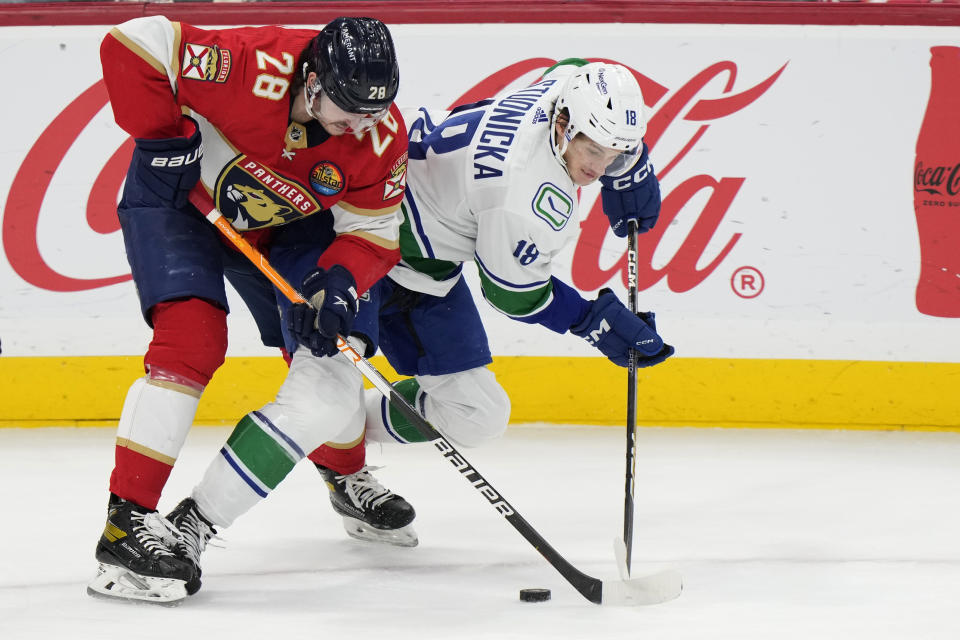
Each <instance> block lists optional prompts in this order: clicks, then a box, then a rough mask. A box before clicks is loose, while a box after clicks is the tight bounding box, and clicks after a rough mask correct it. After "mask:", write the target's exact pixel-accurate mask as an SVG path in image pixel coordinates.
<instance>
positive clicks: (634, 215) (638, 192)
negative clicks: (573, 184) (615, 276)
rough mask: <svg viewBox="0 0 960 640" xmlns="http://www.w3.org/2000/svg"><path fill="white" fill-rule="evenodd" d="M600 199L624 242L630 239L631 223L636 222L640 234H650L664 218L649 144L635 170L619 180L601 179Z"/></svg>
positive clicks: (614, 231) (611, 222)
mask: <svg viewBox="0 0 960 640" xmlns="http://www.w3.org/2000/svg"><path fill="white" fill-rule="evenodd" d="M600 184H601V187H600V199H601V201H602V202H603V213H604V214H606V216H607V218H608V219H609V220H610V228H611V229H613V233H614V234H615V235H617V236H618V237H620V238H625V237H626V236H627V221H628V220H636V221H637V230H638V231H639V232H640V233H643V232H644V231H649V230H650V229H652V228H653V225H655V224H656V223H657V218H658V217H659V216H660V182H659V181H658V180H657V176H656V175H654V173H653V165H652V164H651V163H650V156H649V154H648V153H647V143H643V152H642V153H641V154H640V158H639V159H638V160H637V163H636V164H634V165H633V168H632V169H630V171H629V172H627V174H626V175H623V176H620V177H619V178H612V177H609V176H600Z"/></svg>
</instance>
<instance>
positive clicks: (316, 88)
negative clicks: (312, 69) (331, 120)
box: [303, 62, 320, 120]
mask: <svg viewBox="0 0 960 640" xmlns="http://www.w3.org/2000/svg"><path fill="white" fill-rule="evenodd" d="M308 75H309V74H308V73H307V63H306V62H304V63H303V108H304V109H306V111H307V115H308V116H310V117H311V118H313V119H314V120H319V119H320V118H318V117H317V114H315V113H314V112H313V101H314V100H316V99H317V95H318V94H319V93H320V81H319V80H314V82H313V87H311V86H310V83H308V82H307V77H308Z"/></svg>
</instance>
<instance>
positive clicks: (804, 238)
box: [0, 24, 960, 362]
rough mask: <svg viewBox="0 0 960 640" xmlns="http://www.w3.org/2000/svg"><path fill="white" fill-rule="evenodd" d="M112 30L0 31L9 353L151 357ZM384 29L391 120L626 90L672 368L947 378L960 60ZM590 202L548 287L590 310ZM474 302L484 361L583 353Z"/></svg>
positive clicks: (596, 243) (594, 215)
mask: <svg viewBox="0 0 960 640" xmlns="http://www.w3.org/2000/svg"><path fill="white" fill-rule="evenodd" d="M108 28H109V27H108V26H62V27H45V28H42V27H8V28H3V29H0V44H2V45H3V47H4V51H5V55H6V59H8V60H11V61H14V60H15V61H16V63H15V64H8V65H5V66H4V69H3V71H0V73H2V74H3V77H4V80H5V82H4V86H6V87H8V88H9V91H10V92H11V93H9V94H8V95H9V96H10V97H8V99H7V100H5V101H4V103H3V106H2V109H3V116H4V117H3V120H2V124H0V127H2V129H3V140H4V152H3V154H0V193H2V194H3V196H4V198H3V202H2V239H3V243H2V247H3V250H2V254H3V255H2V260H0V338H2V344H3V353H4V356H6V355H47V356H51V355H61V354H63V355H137V354H140V353H142V352H143V349H144V346H145V345H146V342H147V341H148V339H149V333H148V328H147V327H146V326H145V325H144V324H143V322H142V321H141V319H140V314H139V308H138V304H137V301H136V294H135V291H134V289H133V285H132V283H131V280H130V275H129V267H128V265H127V262H126V258H125V255H124V250H123V242H122V238H121V235H120V232H119V223H118V221H117V217H116V202H117V199H118V194H119V191H120V188H121V185H122V182H123V179H124V174H125V169H126V165H127V162H128V159H129V157H130V153H131V148H132V142H131V141H130V140H129V139H128V138H127V137H126V135H125V134H124V133H123V132H122V131H121V130H120V129H119V128H118V127H117V126H116V124H115V123H114V122H113V119H112V114H111V112H110V107H109V104H108V101H107V93H106V90H105V88H104V86H103V83H102V81H101V77H100V62H99V58H98V47H99V42H100V39H101V38H102V37H103V35H104V34H105V33H106V31H107V29H108ZM392 30H393V33H394V37H395V39H396V42H397V48H398V51H399V52H400V55H401V61H400V62H401V68H402V81H401V89H400V94H399V96H398V100H397V102H398V103H399V104H400V105H401V106H420V105H425V106H431V107H439V108H445V107H450V106H453V105H455V104H459V103H463V102H467V101H471V100H476V99H479V98H483V97H488V96H490V95H493V94H495V93H497V92H499V91H501V90H504V89H507V88H511V87H515V86H522V85H524V84H527V83H529V82H531V81H533V80H534V79H536V78H537V77H538V76H539V74H541V73H542V72H543V71H544V70H545V69H547V68H548V67H549V66H550V65H552V64H553V63H554V62H556V61H557V60H560V59H563V58H566V57H570V56H583V57H587V58H589V59H591V60H609V61H615V62H619V63H621V64H623V65H625V66H627V67H628V68H629V69H630V70H631V71H632V72H633V73H634V75H635V77H636V78H637V80H638V81H639V83H640V86H641V89H642V91H643V96H644V102H645V105H646V117H647V119H648V131H647V134H646V141H647V143H648V145H649V147H650V157H651V160H652V162H653V165H654V167H655V170H656V173H657V175H658V177H659V179H660V182H661V189H662V195H663V209H662V212H661V215H660V219H659V222H658V223H657V225H656V227H655V228H654V229H653V230H651V231H650V232H648V233H645V234H643V235H642V236H641V237H640V242H639V247H638V250H639V268H638V274H637V276H638V284H639V289H640V306H641V307H642V308H644V309H651V310H654V311H656V313H657V322H658V327H659V328H660V330H661V333H662V334H663V335H664V336H665V338H666V339H668V341H669V342H670V343H671V344H674V345H675V346H676V348H677V357H690V358H700V357H724V358H800V359H830V360H841V359H849V360H900V361H916V360H924V361H946V362H951V361H960V360H958V359H960V348H958V347H957V346H954V345H957V344H958V343H957V341H956V340H955V338H954V336H955V332H956V325H955V321H953V320H952V318H957V317H960V275H958V274H960V261H958V256H960V251H958V250H957V244H958V242H960V240H958V238H960V214H958V211H960V209H958V208H957V207H960V196H958V195H957V194H958V192H960V153H958V151H957V150H958V149H960V144H958V143H960V139H958V138H960V124H958V123H957V120H956V117H955V114H956V113H957V112H958V107H960V88H958V84H957V82H956V80H955V78H957V77H960V76H958V74H960V55H958V53H957V51H958V50H957V48H955V47H951V46H942V44H941V42H940V41H939V40H938V35H939V34H938V32H937V31H936V30H934V29H932V28H928V29H916V28H914V29H909V28H905V27H901V28H897V27H832V28H823V29H820V30H818V31H811V30H809V29H806V28H804V27H798V26H776V25H750V26H728V27H726V28H724V29H719V28H717V27H712V26H710V25H679V24H672V25H671V24H590V25H582V24H581V25H566V24H553V25H529V24H528V25H511V24H487V25H414V24H399V25H396V26H393V27H392ZM841 32H842V33H841ZM841 35H842V37H841ZM891 42H893V43H895V44H896V46H891ZM931 71H932V76H931ZM931 80H932V81H931ZM13 96H15V99H14V97H13ZM908 173H909V174H912V175H913V180H914V189H913V191H912V192H910V191H908V190H907V189H905V188H904V187H905V181H906V176H907V175H908ZM598 193H599V188H598V187H597V186H594V187H589V188H585V189H584V190H583V192H582V193H581V217H582V220H581V221H580V234H579V238H578V240H577V242H576V244H574V245H572V246H570V247H568V249H567V251H566V252H565V253H564V254H563V256H562V259H561V260H560V262H559V266H558V269H559V272H558V274H557V275H558V276H559V277H561V278H562V279H564V280H566V281H567V282H569V283H571V284H572V285H573V286H575V287H576V288H578V289H579V290H581V291H582V292H584V295H585V297H588V298H592V297H594V296H595V292H596V291H598V290H599V289H601V288H603V287H612V288H613V289H614V290H615V291H618V292H619V293H620V294H621V297H622V296H623V294H624V291H625V283H626V280H625V278H626V272H625V253H626V242H625V241H624V240H623V239H621V238H617V237H616V236H614V234H613V232H612V231H610V229H609V225H608V223H607V220H606V218H605V216H604V215H603V213H602V211H601V209H600V199H599V197H598ZM911 196H912V198H913V203H914V213H911V207H910V198H911ZM466 273H467V278H468V280H469V281H471V282H473V283H474V284H476V281H475V277H476V276H475V271H474V270H472V269H467V271H466ZM231 295H232V294H231ZM478 299H479V297H478ZM480 306H481V307H482V313H483V314H484V319H485V321H486V322H487V327H488V331H489V333H490V336H491V343H492V347H493V349H494V351H495V353H496V354H501V355H503V354H506V355H585V356H587V355H589V356H592V355H595V353H594V352H593V350H591V349H590V347H589V345H587V344H585V343H583V342H582V341H579V340H575V339H565V340H557V339H556V338H555V336H554V335H552V334H550V333H549V332H545V331H543V330H542V329H541V328H539V327H531V326H527V325H523V324H521V323H516V322H512V321H510V320H509V319H507V318H504V317H503V316H500V315H499V314H497V313H496V312H494V311H492V310H488V309H486V308H485V306H484V305H483V304H482V303H481V305H480ZM232 307H233V312H232V313H231V315H230V323H231V332H232V333H231V342H230V355H270V352H269V351H268V350H266V349H265V348H263V347H262V346H261V345H260V343H259V339H258V334H257V332H256V329H255V327H254V326H253V322H252V320H251V319H250V318H249V316H247V315H246V312H245V311H244V305H243V304H241V303H239V301H237V303H236V304H234V305H232ZM905 332H906V333H907V335H909V336H912V337H911V339H909V340H904V333H905Z"/></svg>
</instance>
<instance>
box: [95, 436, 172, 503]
mask: <svg viewBox="0 0 960 640" xmlns="http://www.w3.org/2000/svg"><path fill="white" fill-rule="evenodd" d="M115 452H116V460H117V464H116V466H114V468H113V473H111V474H110V492H111V493H115V494H116V495H118V496H120V497H121V498H123V499H124V500H130V501H131V502H136V503H137V504H138V505H140V506H141V507H146V508H147V509H156V508H157V503H158V502H160V493H161V492H162V491H163V487H164V485H165V484H167V478H169V477H170V472H171V471H172V470H173V467H172V466H171V465H169V464H166V463H164V462H160V461H159V460H155V459H153V458H150V457H147V456H145V455H143V454H142V453H137V452H136V451H134V450H132V449H128V448H127V447H122V446H120V445H117V446H116V448H115Z"/></svg>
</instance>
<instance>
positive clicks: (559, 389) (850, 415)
mask: <svg viewBox="0 0 960 640" xmlns="http://www.w3.org/2000/svg"><path fill="white" fill-rule="evenodd" d="M372 362H373V364H374V365H375V366H376V367H377V368H378V369H380V370H381V371H382V372H383V373H384V374H385V375H386V376H387V377H388V378H389V379H391V380H395V379H397V378H396V375H395V374H394V373H393V371H392V369H390V367H389V365H388V364H387V363H386V361H385V359H384V358H382V357H380V356H377V357H374V358H373V359H372ZM491 368H492V369H493V371H494V372H495V373H496V375H497V378H498V380H500V382H501V383H502V384H503V386H504V387H505V388H506V390H507V392H508V393H509V394H510V398H511V400H512V402H513V412H512V414H511V421H512V422H513V423H525V422H555V423H574V424H609V425H621V424H624V423H625V415H626V373H625V372H624V370H623V369H620V368H619V367H616V366H614V365H612V364H610V363H609V362H606V361H604V360H600V359H597V358H549V357H535V356H526V357H522V356H521V357H507V356H501V357H497V358H495V361H494V364H493V365H492V367H491ZM285 371H286V365H285V364H284V362H283V361H282V360H281V359H280V358H279V357H275V358H228V359H227V362H226V364H225V365H224V366H223V368H221V369H220V370H219V371H218V372H217V374H216V376H215V377H214V379H213V381H212V382H211V384H210V386H209V387H208V388H207V391H206V393H205V394H204V396H203V400H202V401H201V403H200V407H199V409H198V412H197V419H196V422H197V423H198V424H233V423H235V422H236V421H237V420H238V419H239V418H240V417H241V416H242V415H243V414H244V413H246V412H247V411H249V410H251V409H252V408H255V407H260V406H262V405H263V404H264V403H266V402H269V401H270V400H271V399H272V398H273V395H274V394H275V392H276V389H277V387H278V386H279V385H280V383H281V382H282V381H283V375H284V372H285ZM138 375H142V366H141V359H140V358H139V357H80V358H60V359H58V358H0V379H4V380H8V381H9V380H14V383H13V386H12V388H11V387H9V386H8V387H7V388H6V389H5V390H4V393H5V395H7V392H9V395H8V396H7V401H6V402H5V406H4V411H3V413H4V417H3V418H2V419H0V427H10V426H46V425H50V424H58V425H66V424H71V425H76V426H96V425H103V424H113V423H114V422H116V415H117V412H118V411H119V407H120V406H121V404H122V402H123V397H124V395H125V393H126V390H127V388H128V387H129V385H130V382H131V381H132V380H133V379H135V378H136V377H137V376H138ZM638 380H639V384H638V394H637V403H638V407H639V410H638V423H639V424H641V425H660V426H663V425H667V426H670V425H677V426H703V427H759V428H770V427H791V428H842V429H882V430H947V431H960V429H958V428H957V426H956V420H957V416H958V415H960V394H957V393H956V387H957V381H958V380H960V365H958V364H954V363H922V362H862V361H861V362H855V361H837V360H744V359H737V360H727V359H716V358H712V359H711V358H677V359H673V360H669V361H667V362H666V363H664V364H663V365H662V366H657V367H655V368H651V369H641V370H640V371H639V373H638ZM41 381H42V382H41Z"/></svg>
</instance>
